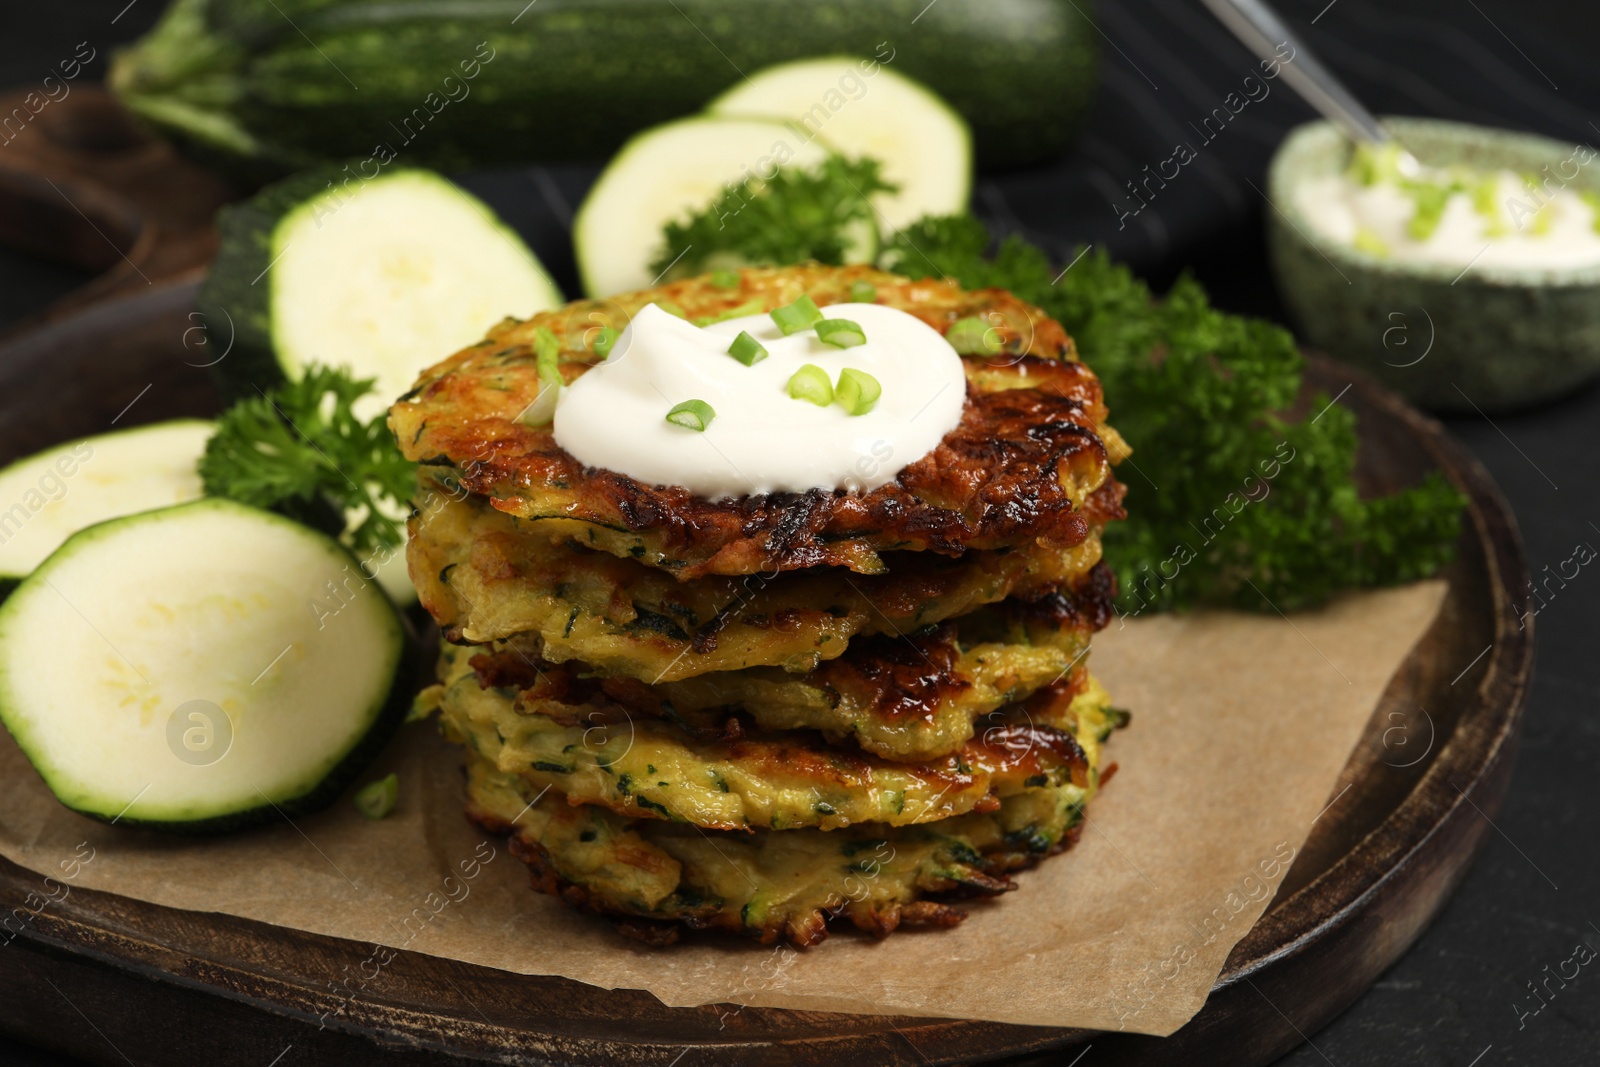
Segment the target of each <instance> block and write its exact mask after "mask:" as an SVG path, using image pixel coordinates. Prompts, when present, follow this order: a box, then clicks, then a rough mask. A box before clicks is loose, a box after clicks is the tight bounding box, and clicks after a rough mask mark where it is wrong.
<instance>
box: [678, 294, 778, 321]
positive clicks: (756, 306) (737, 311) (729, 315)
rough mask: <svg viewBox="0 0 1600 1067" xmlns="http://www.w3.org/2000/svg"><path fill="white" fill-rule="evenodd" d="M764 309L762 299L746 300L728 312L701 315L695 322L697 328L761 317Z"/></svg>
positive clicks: (764, 305)
mask: <svg viewBox="0 0 1600 1067" xmlns="http://www.w3.org/2000/svg"><path fill="white" fill-rule="evenodd" d="M764 307H766V304H765V303H763V302H762V301H761V300H760V299H754V300H746V301H745V302H744V303H742V304H739V305H737V306H735V307H731V308H729V309H728V310H727V311H719V312H717V314H715V315H701V316H699V317H698V318H696V319H694V320H693V321H694V324H695V325H696V326H710V325H711V324H712V323H713V322H726V321H727V320H728V319H742V318H744V317H745V316H746V315H759V314H760V313H761V309H762V308H764Z"/></svg>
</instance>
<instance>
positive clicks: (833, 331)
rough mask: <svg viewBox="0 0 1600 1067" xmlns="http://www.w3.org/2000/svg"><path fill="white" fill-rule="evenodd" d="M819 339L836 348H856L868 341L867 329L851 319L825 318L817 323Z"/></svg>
mask: <svg viewBox="0 0 1600 1067" xmlns="http://www.w3.org/2000/svg"><path fill="white" fill-rule="evenodd" d="M817 339H818V340H820V341H821V342H822V343H823V344H825V345H832V346H833V347H834V348H854V347H855V346H856V345H864V344H866V343H867V335H866V331H864V330H862V329H861V327H860V326H858V325H856V324H855V323H853V322H851V321H850V320H849V319H823V320H822V321H821V322H819V323H817Z"/></svg>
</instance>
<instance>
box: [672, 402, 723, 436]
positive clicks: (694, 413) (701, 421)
mask: <svg viewBox="0 0 1600 1067" xmlns="http://www.w3.org/2000/svg"><path fill="white" fill-rule="evenodd" d="M716 417H717V413H716V412H715V411H713V410H712V409H711V405H710V404H707V403H706V402H705V401H704V400H685V401H684V402H683V403H681V404H678V405H677V406H675V407H674V408H673V409H672V410H671V411H669V412H667V421H668V422H670V423H672V425H674V426H682V427H683V428H684V429H686V430H695V431H698V432H700V433H705V430H706V427H707V426H710V425H711V420H712V419H714V418H716Z"/></svg>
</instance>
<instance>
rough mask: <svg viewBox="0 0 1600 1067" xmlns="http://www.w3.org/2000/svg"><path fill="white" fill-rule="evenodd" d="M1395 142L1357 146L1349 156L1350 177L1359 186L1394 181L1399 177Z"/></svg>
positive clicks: (1397, 146)
mask: <svg viewBox="0 0 1600 1067" xmlns="http://www.w3.org/2000/svg"><path fill="white" fill-rule="evenodd" d="M1401 151H1402V149H1401V147H1400V145H1399V144H1398V143H1397V142H1394V141H1390V142H1387V143H1385V144H1381V145H1372V144H1358V145H1356V148H1355V151H1354V152H1353V153H1351V156H1350V177H1351V178H1353V179H1354V180H1355V181H1356V182H1357V183H1358V184H1360V185H1377V184H1378V183H1379V182H1383V181H1395V180H1397V179H1398V178H1399V177H1400V153H1401Z"/></svg>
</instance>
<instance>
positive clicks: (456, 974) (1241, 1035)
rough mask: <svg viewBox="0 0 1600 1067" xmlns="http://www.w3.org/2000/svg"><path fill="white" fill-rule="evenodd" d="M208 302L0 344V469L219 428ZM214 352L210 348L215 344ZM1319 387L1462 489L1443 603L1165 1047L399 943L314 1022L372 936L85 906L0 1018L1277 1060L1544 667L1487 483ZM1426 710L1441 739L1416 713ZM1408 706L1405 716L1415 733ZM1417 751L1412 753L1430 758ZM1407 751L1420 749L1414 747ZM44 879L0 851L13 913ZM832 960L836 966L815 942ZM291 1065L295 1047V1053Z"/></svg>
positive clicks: (1425, 869) (696, 1047) (1422, 889)
mask: <svg viewBox="0 0 1600 1067" xmlns="http://www.w3.org/2000/svg"><path fill="white" fill-rule="evenodd" d="M193 302H194V289H193V287H192V286H171V287H165V288H162V287H156V288H153V289H152V290H150V291H148V292H147V293H145V294H143V295H139V296H137V297H133V298H130V299H123V300H119V301H115V302H111V303H105V304H101V305H99V306H97V307H94V308H92V309H90V310H88V311H85V312H82V313H80V314H77V315H75V316H73V317H71V318H68V319H64V320H62V321H60V322H57V323H54V324H51V325H49V326H46V327H44V328H42V329H40V330H38V331H36V332H34V333H32V334H29V335H26V336H24V337H22V338H20V339H17V340H14V341H12V342H11V343H10V344H8V345H7V346H5V347H4V348H0V462H9V461H10V460H11V459H14V458H16V457H18V456H20V455H23V454H26V453H29V452H33V451H35V450H37V449H39V448H42V447H44V446H45V445H48V444H51V443H54V442H58V441H62V440H65V439H67V438H71V437H74V436H78V435H83V434H91V433H99V432H102V431H104V430H106V429H108V428H110V427H111V424H112V423H113V421H115V423H116V425H117V426H128V425H132V424H137V423H140V422H150V421H154V420H157V419H164V418H170V417H173V416H177V415H209V414H212V413H214V412H215V410H216V399H215V396H214V394H213V393H212V391H211V385H210V380H209V377H208V374H209V372H208V371H206V370H205V369H204V366H205V365H206V364H208V363H210V362H211V361H213V360H215V359H217V358H219V357H222V356H223V353H224V352H225V351H226V349H227V345H228V342H229V338H228V337H227V336H226V333H227V328H226V324H222V325H221V326H220V327H219V326H218V325H217V324H207V323H203V322H201V321H199V320H198V319H197V318H193V317H191V315H190V312H191V309H192V307H193ZM219 333H220V334H221V336H218V334H219ZM1309 378H1310V384H1311V385H1312V386H1314V387H1316V388H1320V389H1323V390H1325V391H1326V392H1327V393H1328V394H1329V395H1334V394H1338V393H1340V391H1341V390H1344V389H1345V388H1346V386H1347V385H1348V386H1349V389H1348V391H1346V392H1344V393H1343V396H1342V399H1341V400H1340V402H1341V403H1344V404H1347V405H1349V406H1350V407H1351V408H1353V409H1354V410H1355V411H1356V413H1357V414H1358V416H1359V417H1360V425H1361V432H1362V441H1363V448H1362V456H1361V477H1362V481H1363V488H1364V489H1366V490H1367V491H1386V490H1391V489H1395V488H1399V487H1402V486H1405V485H1409V484H1412V483H1414V482H1415V481H1416V480H1417V479H1419V478H1420V477H1421V476H1422V475H1423V474H1424V473H1425V472H1427V471H1429V470H1433V469H1442V470H1444V471H1445V472H1446V473H1447V474H1448V475H1449V476H1450V478H1451V479H1452V480H1454V482H1455V483H1456V484H1457V485H1458V486H1459V487H1461V489H1463V490H1464V491H1465V492H1466V493H1468V494H1469V496H1470V497H1471V508H1470V511H1469V513H1468V516H1467V521H1466V522H1464V523H1463V532H1462V536H1461V546H1460V554H1459V558H1458V560H1457V562H1456V563H1455V564H1453V565H1452V566H1451V568H1450V569H1449V571H1448V573H1447V577H1448V579H1449V582H1450V593H1449V596H1448V598H1447V600H1446V602H1445V605H1444V608H1443V610H1442V612H1441V614H1440V616H1439V619H1438V620H1437V622H1436V623H1435V625H1434V626H1433V629H1432V630H1431V631H1430V632H1429V633H1428V634H1427V636H1426V637H1425V638H1424V639H1423V641H1422V642H1421V644H1420V645H1419V646H1418V648H1417V649H1416V651H1415V652H1414V653H1413V654H1412V655H1411V657H1410V658H1409V659H1408V660H1407V661H1406V663H1405V664H1404V665H1403V666H1402V668H1401V669H1400V671H1399V672H1398V674H1397V675H1396V677H1395V678H1394V680H1393V682H1392V683H1391V685H1390V687H1389V691H1388V692H1387V693H1386V694H1385V696H1384V699H1383V701H1382V702H1381V703H1380V705H1379V707H1378V708H1377V710H1376V711H1375V712H1374V716H1373V720H1372V723H1371V724H1370V726H1369V732H1370V733H1371V734H1372V735H1373V736H1379V735H1382V734H1383V733H1384V731H1385V730H1386V729H1390V728H1392V725H1393V724H1394V723H1396V722H1401V721H1404V722H1406V723H1409V724H1411V728H1410V732H1411V735H1412V738H1413V739H1414V742H1415V743H1413V744H1412V745H1411V747H1410V748H1408V749H1401V748H1397V747H1393V746H1391V747H1389V748H1384V747H1383V746H1381V745H1375V744H1362V745H1358V746H1357V749H1356V755H1355V756H1353V757H1352V759H1351V761H1350V763H1349V765H1348V766H1347V767H1346V768H1345V770H1344V772H1343V775H1342V779H1341V781H1340V783H1339V785H1338V786H1336V790H1343V789H1345V788H1346V787H1347V786H1348V792H1349V796H1348V797H1346V798H1345V799H1343V800H1342V801H1341V802H1340V803H1339V804H1337V805H1336V806H1334V807H1332V808H1330V810H1329V812H1328V813H1327V816H1326V817H1325V818H1322V819H1320V820H1319V821H1318V823H1317V824H1316V826H1315V828H1314V831H1313V833H1312V835H1311V837H1310V839H1309V840H1308V841H1307V843H1306V845H1305V848H1304V850H1303V851H1302V853H1301V855H1300V857H1299V858H1298V859H1297V860H1296V862H1295V864H1294V867H1293V869H1292V870H1291V872H1290V873H1289V875H1288V876H1287V878H1286V880H1285V882H1284V883H1283V885H1282V887H1281V889H1280V890H1279V892H1278V896H1277V899H1276V900H1275V902H1274V903H1273V905H1272V907H1271V908H1270V909H1269V910H1268V911H1267V912H1266V914H1265V915H1264V916H1263V917H1262V919H1261V920H1260V921H1259V922H1258V923H1257V924H1256V926H1255V927H1254V928H1253V929H1252V930H1251V931H1250V932H1249V933H1248V934H1247V935H1246V936H1245V938H1244V939H1243V940H1242V941H1240V942H1239V944H1238V945H1237V947H1236V948H1235V949H1234V951H1233V954H1232V955H1231V956H1230V957H1229V959H1228V961H1227V964H1226V966H1225V967H1224V969H1223V973H1222V975H1221V977H1220V978H1219V979H1218V980H1217V984H1216V986H1215V988H1214V989H1213V991H1212V993H1211V998H1210V1001H1209V1002H1208V1003H1207V1004H1206V1006H1205V1008H1204V1009H1203V1010H1202V1011H1201V1012H1200V1014H1199V1015H1198V1016H1196V1017H1195V1019H1194V1020H1193V1021H1191V1022H1190V1023H1189V1024H1188V1025H1187V1026H1185V1027H1184V1028H1183V1029H1182V1030H1180V1031H1178V1033H1176V1034H1175V1035H1173V1036H1172V1037H1169V1038H1150V1037H1139V1036H1135V1035H1127V1034H1115V1035H1112V1034H1102V1033H1089V1032H1085V1031H1075V1030H1060V1029H1047V1028H1037V1027H1023V1026H1008V1025H1000V1024H994V1023H979V1022H962V1021H952V1020H937V1019H919V1018H904V1017H881V1016H870V1015H843V1014H823V1013H811V1012H793V1011H781V1010H772V1009H762V1008H748V1009H745V1010H743V1011H740V1012H738V1013H733V1014H730V1013H727V1012H725V1011H719V1010H718V1009H717V1008H714V1007H705V1008H696V1009H680V1008H666V1007H663V1006H662V1005H661V1004H660V1003H659V1002H658V1001H656V1000H655V999H654V998H653V997H651V996H649V995H648V994H645V993H642V992H630V991H615V992H610V991H605V990H601V989H598V988H594V987H591V986H586V985H582V984H580V983H577V982H572V981H568V980H565V979H560V978H540V977H523V976H518V975H512V974H507V973H504V972H500V971H494V970H490V969H487V968H482V967H476V966H471V965H467V964H462V963H455V962H450V961H447V960H441V959H437V958H433V957H429V956H423V955H419V954H416V953H410V952H401V953H399V955H398V957H397V959H396V962H395V963H394V965H393V966H392V967H391V968H390V971H389V973H390V975H391V980H389V981H387V982H386V983H385V984H384V985H383V988H382V991H381V994H378V995H374V996H372V997H368V996H366V995H365V994H364V995H363V997H362V998H361V999H359V1000H357V1001H355V1002H353V1003H352V1004H351V1005H350V1006H349V1010H348V1011H347V1013H346V1014H345V1015H344V1016H343V1017H342V1018H340V1019H338V1020H336V1021H335V1022H333V1023H330V1024H329V1025H328V1026H327V1027H326V1028H323V1029H319V1026H318V1016H319V1014H320V1013H321V1012H322V1010H323V1008H324V1007H325V1004H324V1001H325V1000H326V995H325V985H326V982H325V978H326V976H327V975H330V974H338V973H340V969H341V968H342V967H345V966H349V967H350V968H352V969H354V968H356V967H357V966H358V965H359V963H360V961H361V960H362V959H364V958H365V957H366V956H367V954H368V952H369V951H370V949H369V947H368V946H366V945H364V944H358V943H355V942H349V941H341V940H336V939H332V938H327V937H320V936H315V935H311V934H304V933H299V932H296V931H292V930H286V929H282V928H278V927H272V926H267V925H265V924H261V923H256V922H250V921H247V920H243V919H236V918H232V917H229V916H224V915H215V914H206V913H200V912H188V911H178V910H174V909H170V908H163V907H158V906H155V905H151V904H146V903H142V902H140V901H136V900H130V899H126V898H123V897H119V896H116V895H115V894H111V893H104V892H92V891H88V890H76V891H74V892H73V893H71V894H70V896H69V897H68V898H67V899H66V900H65V901H64V902H63V903H62V904H61V905H60V906H57V907H52V908H49V909H46V910H45V911H43V912H42V913H40V914H39V915H38V917H37V918H36V919H35V920H34V921H33V922H32V923H31V925H29V926H28V927H27V928H26V930H25V931H24V932H23V933H21V934H19V935H17V936H16V937H15V939H13V940H12V941H11V942H10V944H9V945H7V946H5V947H0V1004H3V1005H4V1007H3V1008H0V1024H3V1025H4V1026H5V1027H7V1028H9V1029H10V1030H12V1031H13V1032H14V1033H16V1034H18V1035H19V1036H21V1037H23V1038H25V1039H27V1040H29V1041H33V1042H37V1043H39V1044H44V1045H48V1046H51V1047H53V1048H58V1049H61V1050H62V1051H65V1052H69V1053H71V1054H72V1055H75V1056H78V1057H81V1058H82V1059H84V1060H87V1061H90V1062H94V1063H103V1064H122V1063H124V1062H130V1061H131V1062H133V1063H137V1064H140V1065H141V1067H147V1065H154V1064H174V1065H179V1064H181V1065H188V1064H195V1063H253V1064H259V1065H262V1067H265V1065H267V1064H274V1063H277V1062H279V1059H278V1058H279V1057H280V1056H281V1057H282V1063H283V1064H284V1067H303V1065H306V1064H339V1065H348V1064H353V1063H363V1062H369V1061H375V1060H379V1059H382V1060H383V1061H384V1062H393V1063H412V1064H422V1063H428V1064H443V1063H448V1064H477V1063H505V1064H512V1063H515V1064H547V1063H561V1064H621V1065H635V1064H638V1065H644V1064H655V1065H660V1067H668V1065H671V1064H678V1063H682V1064H683V1065H685V1067H688V1065H691V1064H694V1065H699V1064H749V1063H762V1064H795V1065H799V1064H807V1065H822V1064H826V1065H828V1067H843V1065H855V1064H862V1065H865V1064H871V1065H882V1064H906V1065H924V1064H935V1063H938V1064H944V1063H971V1062H980V1061H982V1062H991V1061H995V1060H1000V1059H1007V1060H1008V1061H1009V1062H1014V1063H1040V1064H1042V1063H1060V1064H1065V1063H1069V1062H1075V1057H1076V1056H1078V1055H1079V1053H1080V1051H1081V1049H1082V1046H1084V1045H1087V1044H1090V1043H1092V1044H1093V1046H1094V1049H1095V1052H1094V1058H1093V1061H1092V1062H1093V1063H1094V1064H1095V1065H1096V1067H1103V1065H1107V1064H1111V1063H1119V1064H1190V1063H1229V1064H1232V1065H1234V1067H1249V1065H1254V1064H1262V1063H1266V1062H1268V1061H1270V1060H1272V1059H1274V1058H1275V1057H1277V1056H1278V1055H1280V1054H1281V1053H1283V1052H1284V1051H1286V1050H1288V1049H1290V1048H1292V1047H1294V1046H1295V1045H1297V1044H1298V1043H1299V1042H1301V1041H1302V1040H1303V1039H1304V1036H1305V1035H1308V1034H1312V1033H1314V1032H1315V1031H1316V1030H1317V1029H1318V1028H1319V1027H1321V1026H1322V1025H1323V1024H1324V1023H1325V1022H1327V1021H1328V1020H1329V1019H1330V1018H1332V1017H1333V1016H1334V1015H1335V1014H1337V1013H1338V1012H1339V1011H1341V1010H1342V1009H1343V1008H1344V1007H1346V1006H1347V1005H1348V1004H1349V1003H1350V1002H1351V1001H1353V1000H1354V999H1355V998H1356V997H1357V996H1358V995H1359V994H1360V993H1361V992H1362V991H1363V990H1364V989H1366V988H1367V986H1368V985H1370V984H1371V983H1372V982H1373V981H1374V980H1375V979H1376V978H1377V976H1378V975H1379V974H1380V973H1381V972H1382V971H1383V970H1384V969H1385V968H1387V967H1388V966H1389V965H1390V964H1391V963H1392V962H1394V960H1395V959H1396V958H1397V957H1399V956H1400V954H1401V953H1403V952H1404V951H1405V950H1406V948H1407V947H1408V946H1409V945H1411V943H1412V942H1413V941H1414V940H1415V939H1416V937H1417V936H1418V934H1419V933H1420V932H1421V931H1422V929H1423V927H1424V926H1425V925H1426V924H1427V923H1428V921H1429V920H1430V919H1431V918H1432V917H1433V915H1434V914H1435V913H1436V912H1437V911H1438V909H1439V908H1440V906H1441V905H1442V903H1443V902H1444V900H1445V898H1446V897H1447V896H1448V895H1449V893H1450V892H1451V890H1452V889H1453V888H1454V887H1455V886H1456V884H1457V883H1458V882H1459V881H1460V879H1461V877H1462V875H1463V873H1464V872H1465V871H1466V869H1467V866H1468V864H1469V863H1470V862H1471V861H1472V858H1473V856H1474V854H1475V853H1476V852H1477V850H1478V848H1479V846H1480V845H1481V844H1482V842H1483V840H1484V839H1485V837H1486V836H1487V835H1488V833H1489V832H1490V824H1489V822H1488V818H1489V817H1490V816H1491V815H1492V814H1493V813H1494V811H1495V809H1496V808H1497V806H1498V805H1499V803H1500V800H1501V798H1502V796H1503V795H1504V792H1505V789H1506V784H1507V781H1508V779H1509V777H1510V773H1511V759H1512V753H1513V749H1514V746H1515V739H1516V734H1517V728H1518V725H1519V722H1520V719H1521V714H1522V709H1523V705H1524V702H1525V698H1526V694H1527V683H1528V674H1529V670H1530V667H1531V664H1532V658H1533V646H1532V634H1531V632H1530V631H1528V630H1523V629H1520V628H1519V627H1518V625H1517V616H1516V613H1515V611H1514V610H1513V609H1512V606H1511V605H1512V604H1513V603H1514V595H1515V594H1516V593H1517V592H1518V591H1520V590H1521V589H1523V588H1524V586H1525V582H1526V572H1527V566H1526V562H1525V560H1524V558H1523V555H1522V546H1521V542H1520V539H1519V537H1518V534H1517V530H1516V527H1515V525H1514V523H1513V520H1512V517H1511V514H1510V512H1509V511H1508V510H1507V507H1506V504H1505V502H1504V501H1503V500H1502V499H1501V498H1500V494H1499V493H1498V491H1497V490H1496V489H1495V487H1494V485H1493V484H1492V483H1491V482H1490V480H1489V477H1488V475H1487V474H1486V473H1485V472H1484V470H1483V469H1482V468H1481V467H1480V466H1479V465H1478V464H1477V463H1476V462H1475V461H1473V460H1472V459H1471V458H1470V457H1469V456H1468V455H1467V454H1466V452H1465V451H1464V450H1463V449H1462V448H1461V447H1460V446H1459V445H1457V444H1455V443H1454V442H1453V441H1451V440H1450V439H1449V438H1448V437H1447V436H1446V435H1445V434H1444V432H1443V430H1442V429H1441V428H1440V427H1439V425H1438V424H1437V423H1435V422H1433V421H1432V420H1430V419H1428V418H1426V417H1424V416H1423V415H1420V414H1418V413H1417V412H1416V411H1414V410H1412V409H1411V408H1409V407H1407V406H1406V405H1405V404H1404V403H1403V402H1402V401H1400V400H1399V399H1398V398H1396V397H1394V396H1393V395H1391V394H1389V393H1387V392H1384V391H1382V390H1380V389H1378V388H1377V387H1375V386H1373V385H1371V384H1370V383H1368V382H1366V381H1365V380H1363V379H1361V378H1359V377H1357V376H1356V375H1355V374H1353V372H1350V371H1348V370H1347V369H1345V368H1344V367H1342V366H1339V365H1337V364H1334V363H1331V362H1328V361H1325V360H1320V359H1313V362H1312V366H1311V373H1310V375H1309ZM1418 708H1425V709H1427V711H1428V715H1429V720H1428V721H1429V722H1431V729H1430V728H1428V727H1426V726H1425V725H1424V724H1423V723H1422V722H1421V720H1419V719H1418V718H1417V717H1416V712H1417V709H1418ZM1396 716H1399V718H1396ZM1429 740H1431V745H1429V746H1428V747H1427V748H1426V753H1427V754H1426V756H1425V757H1423V758H1421V759H1416V758H1415V754H1416V753H1418V752H1420V751H1422V750H1423V742H1426V741H1429ZM1402 755H1403V756H1404V758H1401V756H1402ZM37 882H38V876H37V875H35V874H33V873H31V872H29V871H26V870H24V869H22V868H19V867H17V866H15V865H13V864H10V863H7V862H4V861H0V909H3V910H7V911H8V910H9V909H10V908H12V907H21V906H22V902H23V899H24V897H25V896H26V895H27V894H28V893H29V892H30V891H31V890H32V889H33V888H35V886H36V884H37ZM821 951H827V949H826V948H825V947H824V948H823V949H821ZM286 1049H289V1051H287V1052H285V1050H286Z"/></svg>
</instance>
